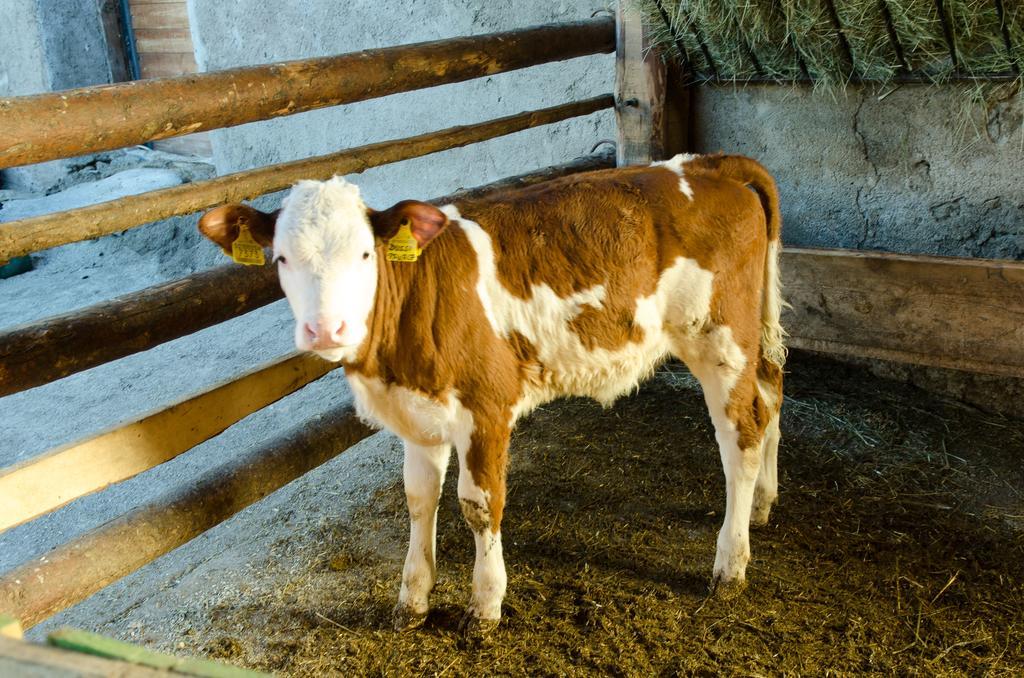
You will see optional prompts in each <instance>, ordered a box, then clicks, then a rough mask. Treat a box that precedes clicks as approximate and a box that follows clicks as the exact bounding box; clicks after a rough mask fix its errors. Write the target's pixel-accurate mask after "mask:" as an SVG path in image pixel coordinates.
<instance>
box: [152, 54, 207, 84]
mask: <svg viewBox="0 0 1024 678" xmlns="http://www.w3.org/2000/svg"><path fill="white" fill-rule="evenodd" d="M139 65H140V68H141V69H142V77H143V78H173V77H174V76H176V75H184V74H186V73H195V72H197V70H198V68H197V66H196V58H195V55H194V54H192V52H166V53H164V52H150V53H148V54H140V55H139Z"/></svg>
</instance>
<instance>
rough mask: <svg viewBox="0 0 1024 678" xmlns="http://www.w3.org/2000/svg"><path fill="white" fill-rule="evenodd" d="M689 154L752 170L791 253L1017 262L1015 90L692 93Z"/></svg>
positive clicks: (1023, 233) (1019, 161)
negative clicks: (744, 159)
mask: <svg viewBox="0 0 1024 678" xmlns="http://www.w3.org/2000/svg"><path fill="white" fill-rule="evenodd" d="M693 102H694V130H693V131H694V138H695V143H696V146H697V150H699V151H702V152H713V151H719V150H721V151H726V152H730V153H743V154H746V155H750V156H753V157H755V158H758V159H759V160H761V161H762V162H763V163H764V164H765V165H767V166H768V168H769V169H770V170H771V171H772V172H773V173H774V175H775V177H776V179H777V180H778V182H779V189H780V194H781V198H782V208H783V239H784V241H785V242H786V243H787V244H789V245H796V246H808V247H844V248H856V249H873V250H885V251H890V252H903V253H918V254H936V255H947V256H965V257H985V258H1001V259H1021V258H1024V182H1022V181H1021V176H1022V175H1024V129H1022V126H1021V122H1022V119H1024V107H1022V100H1021V97H1020V96H1019V94H1018V93H1017V91H1016V89H1015V88H1012V87H1006V86H1002V87H989V88H987V89H984V90H983V89H979V88H978V87H976V86H973V85H968V86H945V87H934V86H925V85H914V86H903V87H899V88H896V89H893V88H892V87H888V88H884V89H875V88H870V87H868V88H856V87H854V88H850V90H849V91H848V92H846V93H845V94H844V93H837V94H835V95H830V94H824V93H817V94H816V93H813V92H811V91H810V90H808V89H798V88H790V87H774V86H772V87H769V86H758V87H753V86H751V87H745V88H732V87H715V88H708V87H702V88H699V89H698V90H697V92H696V93H695V95H694V100H693Z"/></svg>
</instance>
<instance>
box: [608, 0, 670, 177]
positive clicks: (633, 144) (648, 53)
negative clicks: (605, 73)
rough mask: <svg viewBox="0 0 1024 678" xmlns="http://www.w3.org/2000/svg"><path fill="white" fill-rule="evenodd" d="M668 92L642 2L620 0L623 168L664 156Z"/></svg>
mask: <svg viewBox="0 0 1024 678" xmlns="http://www.w3.org/2000/svg"><path fill="white" fill-rule="evenodd" d="M665 92H666V71H665V64H664V63H663V62H662V60H661V58H660V57H659V55H658V52H657V50H655V49H653V47H652V45H651V44H650V41H649V40H648V36H647V32H646V31H645V30H644V25H643V20H642V17H641V11H640V6H639V3H635V2H627V1H626V0H620V2H619V3H618V6H617V11H616V15H615V117H616V121H617V128H618V143H617V146H616V148H617V157H616V162H617V164H618V166H619V167H622V166H625V165H646V164H648V163H650V162H651V161H652V160H662V159H664V157H665V152H666V149H665V147H664V143H665V131H664V126H665Z"/></svg>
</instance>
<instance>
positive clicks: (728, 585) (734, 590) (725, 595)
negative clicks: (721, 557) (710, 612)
mask: <svg viewBox="0 0 1024 678" xmlns="http://www.w3.org/2000/svg"><path fill="white" fill-rule="evenodd" d="M745 588H747V580H746V579H744V578H741V577H737V578H733V579H727V578H725V577H723V576H722V575H716V576H715V578H714V579H712V581H711V593H712V595H714V596H715V597H716V598H718V599H720V600H732V599H733V598H736V597H737V596H739V595H740V594H741V593H743V589H745Z"/></svg>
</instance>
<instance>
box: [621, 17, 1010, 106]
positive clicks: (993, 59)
mask: <svg viewBox="0 0 1024 678" xmlns="http://www.w3.org/2000/svg"><path fill="white" fill-rule="evenodd" d="M635 1H636V2H638V3H639V4H640V6H641V7H642V9H643V12H644V13H645V16H646V17H647V21H648V23H649V25H650V26H651V27H652V32H653V36H654V39H655V42H656V43H658V44H660V45H662V46H663V47H664V48H665V49H666V50H667V51H668V52H669V53H670V54H671V55H672V56H673V57H674V58H676V59H680V60H681V61H683V62H684V63H690V64H691V66H692V70H693V71H694V73H695V74H696V76H697V78H698V79H701V80H711V79H717V80H726V81H729V80H746V79H750V78H752V77H767V78H772V79H777V80H782V81H787V80H788V81H792V80H797V79H800V78H802V77H804V78H806V77H810V78H812V79H813V80H814V81H815V82H816V83H820V84H823V85H825V86H827V87H828V86H833V85H837V84H843V83H845V82H848V81H849V80H850V79H851V77H857V78H858V79H862V80H880V81H886V80H889V79H891V78H892V77H893V76H895V75H896V74H897V73H899V72H901V71H902V72H912V73H917V74H920V75H923V76H925V77H927V78H930V79H932V80H934V81H936V82H942V81H944V80H947V79H948V78H950V77H951V76H953V75H961V76H970V77H981V78H983V77H985V76H987V75H993V74H999V75H1006V74H1008V73H1011V72H1013V71H1014V70H1015V69H1017V70H1020V66H1021V64H1022V63H1024V60H1022V50H1024V8H1022V7H1021V3H1019V2H1007V1H1006V0H943V2H942V3H936V2H935V0H882V1H879V0H741V1H739V2H719V1H717V0H635ZM940 6H941V8H942V14H940V11H939V8H940ZM844 43H845V44H844ZM705 55H707V56H710V57H711V58H710V63H709V60H708V59H707V58H706V56H705Z"/></svg>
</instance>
